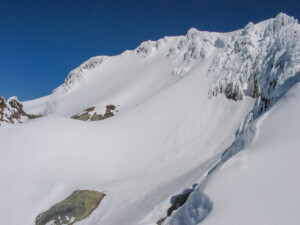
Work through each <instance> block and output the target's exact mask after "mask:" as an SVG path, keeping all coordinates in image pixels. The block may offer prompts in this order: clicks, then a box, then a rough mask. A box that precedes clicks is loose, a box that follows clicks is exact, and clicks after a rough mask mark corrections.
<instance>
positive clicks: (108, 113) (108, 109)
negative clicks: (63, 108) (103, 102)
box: [71, 105, 117, 121]
mask: <svg viewBox="0 0 300 225" xmlns="http://www.w3.org/2000/svg"><path fill="white" fill-rule="evenodd" d="M116 109H117V107H116V106H115V105H107V106H106V111H105V113H104V115H102V114H97V112H94V114H93V115H92V116H91V114H90V113H92V112H93V111H94V110H95V107H90V108H88V109H85V110H84V111H85V113H83V114H78V115H74V116H72V117H71V118H72V119H77V120H83V121H88V120H89V121H99V120H104V119H107V118H110V117H113V116H114V115H115V112H116V111H117V110H116Z"/></svg>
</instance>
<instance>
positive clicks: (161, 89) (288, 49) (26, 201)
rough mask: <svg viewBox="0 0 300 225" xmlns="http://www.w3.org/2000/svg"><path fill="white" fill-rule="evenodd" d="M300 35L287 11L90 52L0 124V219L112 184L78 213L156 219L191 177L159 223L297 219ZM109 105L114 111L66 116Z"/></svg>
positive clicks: (92, 220)
mask: <svg viewBox="0 0 300 225" xmlns="http://www.w3.org/2000/svg"><path fill="white" fill-rule="evenodd" d="M287 34H288V35H287ZM299 35H300V27H299V24H298V21H297V20H294V19H293V18H292V17H289V16H287V15H285V14H282V13H281V14H279V15H278V16H277V17H276V18H275V19H270V20H267V21H264V22H262V23H259V24H257V25H254V24H251V23H250V24H248V25H247V26H246V27H245V28H244V29H242V30H239V31H235V32H231V33H226V34H222V33H210V32H201V31H197V30H196V29H191V30H189V31H188V33H187V35H185V36H178V37H165V38H163V39H160V40H158V41H147V42H144V43H142V44H141V45H140V46H139V47H138V48H137V49H135V50H132V51H126V52H124V53H123V54H121V55H118V56H113V57H108V56H99V57H94V58H91V59H90V60H88V61H86V62H84V63H83V64H82V65H80V66H79V67H78V68H76V69H75V70H73V71H71V72H70V74H69V75H68V77H67V78H66V80H65V82H64V83H63V84H62V85H61V86H59V87H58V88H57V89H55V90H54V91H53V93H52V94H51V95H49V96H45V97H42V98H39V99H35V100H32V101H28V102H24V103H23V105H24V110H25V111H26V112H27V113H30V114H42V115H44V116H43V117H42V118H39V119H35V120H28V121H26V122H24V123H20V124H17V125H9V124H6V126H1V127H0V146H1V148H0V154H1V157H0V179H1V183H0V197H1V201H0V224H5V225H16V224H22V225H33V224H35V219H36V217H37V216H38V215H39V214H40V213H42V212H44V211H46V210H47V209H49V208H50V207H51V206H52V205H54V204H55V203H57V202H59V201H61V200H63V199H65V198H66V197H67V196H69V195H70V194H71V193H72V192H73V191H75V190H85V189H89V190H96V191H102V192H104V193H105V194H106V196H105V198H104V199H103V201H102V202H101V204H100V205H99V207H98V208H97V209H96V210H95V211H94V212H93V213H92V214H91V215H90V216H89V217H88V218H86V219H84V220H82V221H79V222H76V223H75V224H76V225H77V224H78V225H79V224H81V225H91V224H95V225H96V224H97V225H151V224H152V225H153V224H156V223H157V221H159V220H160V219H162V218H164V217H166V216H167V211H168V209H169V207H170V206H171V199H173V198H172V197H173V196H175V195H178V194H181V193H183V191H184V190H186V189H193V190H194V191H193V193H192V194H191V195H190V197H189V198H188V200H187V202H186V203H185V205H183V206H182V207H181V208H179V209H178V210H176V211H175V212H173V214H172V215H171V217H168V218H167V219H166V220H165V222H164V223H163V224H173V225H174V224H181V225H184V224H187V225H188V224H199V223H200V222H202V223H203V224H224V225H226V224H264V225H265V224H270V225H274V224H291V225H293V224H297V222H298V221H299V219H300V212H299V209H300V201H299V200H300V199H299V197H297V196H298V190H300V179H299V178H300V177H299V175H298V173H297V171H299V166H298V163H297V162H298V161H299V156H300V155H299V153H298V152H297V144H298V143H299V141H298V139H297V134H299V129H300V126H299V125H300V124H299V119H298V118H297V117H298V115H299V110H300V106H299V98H300V86H299V85H297V84H296V83H297V82H298V81H299V80H300V79H299V77H300V66H299V65H300V64H299V62H300V51H299V50H300V37H299ZM239 65H240V67H239ZM295 84H296V85H295ZM282 96H283V97H282ZM110 104H114V105H117V106H118V109H119V111H118V112H117V113H116V115H115V116H114V117H111V118H109V119H106V120H102V121H97V122H84V121H79V120H75V119H71V118H70V117H71V116H73V115H76V114H79V113H81V112H82V111H83V110H85V109H87V108H89V107H95V111H96V112H98V113H103V110H104V109H105V107H106V106H107V105H110ZM273 104H275V105H274V106H273V107H272V105H273ZM250 128H251V129H252V128H253V137H254V140H253V142H251V138H248V139H247V141H244V138H245V137H246V138H247V137H248V136H247V131H248V130H249V129H250ZM255 128H256V132H255ZM251 129H250V130H251ZM251 131H252V130H251ZM251 137H252V136H251ZM240 143H242V144H240ZM245 143H246V144H245ZM232 146H234V147H235V148H234V149H233V148H232ZM232 149H233V150H232ZM226 150H228V151H227V153H226V152H225V151H226ZM231 150H232V151H231ZM241 150H243V151H241ZM239 151H241V152H239ZM224 152H225V153H224ZM236 153H237V154H236ZM235 154H236V155H235ZM231 156H233V157H232V158H231ZM208 178H209V179H208ZM206 216H207V217H206ZM205 217H206V218H205Z"/></svg>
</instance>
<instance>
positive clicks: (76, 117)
mask: <svg viewBox="0 0 300 225" xmlns="http://www.w3.org/2000/svg"><path fill="white" fill-rule="evenodd" d="M90 117H91V115H90V114H88V113H84V114H81V115H75V116H72V117H71V118H72V119H76V120H82V121H87V120H88V119H89V118H90Z"/></svg>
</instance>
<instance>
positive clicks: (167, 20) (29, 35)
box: [0, 0, 300, 101]
mask: <svg viewBox="0 0 300 225" xmlns="http://www.w3.org/2000/svg"><path fill="white" fill-rule="evenodd" d="M279 12H285V13H287V14H288V15H291V16H294V17H295V18H297V19H298V20H299V18H300V1H299V0H284V1H283V0H281V1H279V0H277V1H276V0H274V1H271V0H259V1H258V0H252V1H238V0H235V1H234V0H230V1H221V0H220V1H216V0H203V1H202V0H118V1H117V0H98V1H97V0H59V1H58V0H57V1H56V0H48V1H44V0H39V1H38V0H35V1H32V0H23V1H20V0H19V1H14V0H5V1H4V0H0V96H4V97H5V98H8V97H10V96H12V95H14V96H18V98H19V99H20V100H22V101H24V100H30V99H34V98H38V97H42V96H45V95H48V94H50V93H51V91H52V90H53V89H54V88H56V87H57V86H59V85H60V84H61V83H63V81H64V79H65V77H66V76H67V75H68V73H69V71H70V70H72V69H74V68H76V67H77V66H78V65H80V64H81V63H82V62H84V61H85V60H87V59H89V58H90V57H92V56H97V55H116V54H120V53H122V52H123V51H125V50H126V49H134V48H136V47H137V46H138V45H139V44H140V43H141V42H143V41H146V40H157V39H159V38H162V37H164V36H174V35H184V34H186V32H187V30H188V29H189V28H191V27H195V28H197V29H198V30H208V31H218V32H227V31H233V30H237V29H240V28H242V27H244V26H245V25H246V24H247V23H248V22H249V21H252V22H254V23H256V22H260V21H262V20H265V19H268V18H271V17H275V16H276V15H277V14H278V13H279Z"/></svg>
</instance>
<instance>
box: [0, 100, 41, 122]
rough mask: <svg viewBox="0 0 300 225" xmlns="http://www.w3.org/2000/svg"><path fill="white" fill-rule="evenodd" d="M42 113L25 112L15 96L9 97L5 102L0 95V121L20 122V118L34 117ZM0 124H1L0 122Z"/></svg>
mask: <svg viewBox="0 0 300 225" xmlns="http://www.w3.org/2000/svg"><path fill="white" fill-rule="evenodd" d="M41 116H42V115H31V114H27V113H26V112H25V111H24V109H23V105H22V103H21V102H19V101H18V99H17V98H16V97H12V98H10V99H9V100H8V101H7V102H5V99H4V98H3V97H0V122H6V123H16V122H19V123H21V122H22V121H21V119H22V117H23V118H27V119H36V118H39V117H41ZM0 125H1V124H0Z"/></svg>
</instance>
